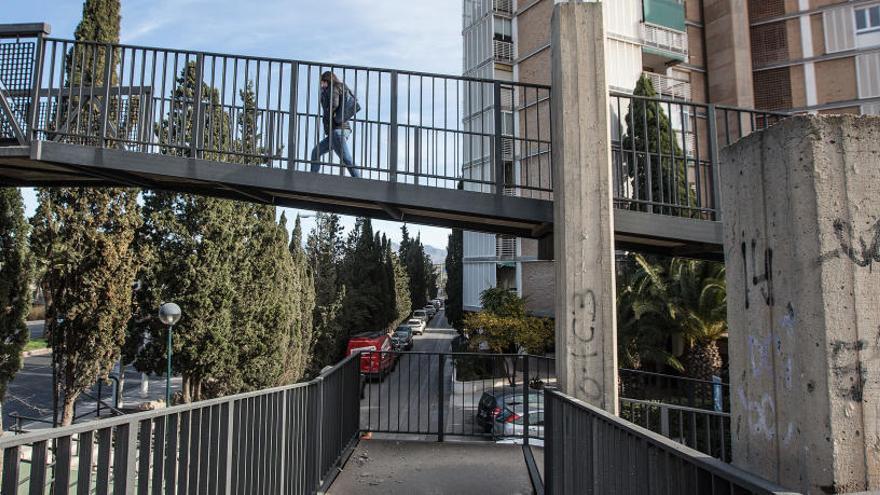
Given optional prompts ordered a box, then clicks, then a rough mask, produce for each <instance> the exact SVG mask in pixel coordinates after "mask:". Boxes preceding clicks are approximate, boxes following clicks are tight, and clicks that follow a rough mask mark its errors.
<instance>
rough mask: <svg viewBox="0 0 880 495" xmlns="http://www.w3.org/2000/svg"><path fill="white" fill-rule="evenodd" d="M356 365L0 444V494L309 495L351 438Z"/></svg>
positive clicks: (354, 428)
mask: <svg viewBox="0 0 880 495" xmlns="http://www.w3.org/2000/svg"><path fill="white" fill-rule="evenodd" d="M358 365H359V363H358V360H357V359H356V357H352V358H348V359H346V360H344V361H342V362H341V363H340V364H338V365H337V366H335V367H333V368H332V369H329V370H327V371H325V372H324V373H323V374H322V375H321V376H320V377H318V378H316V379H315V380H312V381H310V382H307V383H301V384H297V385H291V386H286V387H279V388H274V389H269V390H262V391H258V392H253V393H247V394H240V395H234V396H230V397H223V398H220V399H214V400H208V401H203V402H197V403H194V404H188V405H182V406H175V407H171V408H168V409H162V410H158V411H153V412H146V413H138V414H132V415H127V416H120V417H117V418H113V419H107V420H103V421H96V422H91V423H83V424H78V425H73V426H69V427H64V428H58V429H51V430H45V431H40V432H34V433H28V434H24V435H19V436H9V437H3V438H2V439H0V452H2V455H3V470H2V478H0V493H2V495H17V494H19V493H30V494H41V493H46V492H47V491H48V492H49V493H53V494H67V493H76V494H79V495H86V494H91V493H97V494H99V495H100V494H107V493H111V492H112V493H135V492H137V493H140V494H147V493H227V494H231V493H240V494H252V493H286V494H300V493H306V494H307V493H316V492H317V491H318V490H319V488H320V487H321V486H322V484H323V483H325V482H327V481H328V479H330V478H331V475H332V473H334V471H335V468H336V466H338V465H339V464H340V463H341V461H343V460H344V456H345V455H346V453H347V452H349V451H350V448H352V447H353V446H354V445H355V443H356V441H357V439H358V433H359V427H358V422H359V419H358V414H359V412H360V409H359V408H358V407H357V404H358V385H357V384H358V376H359V367H358Z"/></svg>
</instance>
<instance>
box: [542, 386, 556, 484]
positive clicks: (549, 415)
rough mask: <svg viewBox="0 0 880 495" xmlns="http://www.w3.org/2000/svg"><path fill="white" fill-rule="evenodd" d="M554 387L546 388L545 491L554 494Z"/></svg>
mask: <svg viewBox="0 0 880 495" xmlns="http://www.w3.org/2000/svg"><path fill="white" fill-rule="evenodd" d="M553 390H554V389H553V388H551V387H545V388H544V493H546V494H548V495H549V494H552V493H553V491H554V488H555V487H554V484H555V483H554V480H555V479H556V476H555V473H554V472H553V471H554V467H553V461H554V455H553V449H554V448H555V443H556V442H555V439H556V430H555V428H556V421H554V419H555V418H554V417H553V414H554V409H555V408H556V405H555V404H554V401H555V398H554V396H553Z"/></svg>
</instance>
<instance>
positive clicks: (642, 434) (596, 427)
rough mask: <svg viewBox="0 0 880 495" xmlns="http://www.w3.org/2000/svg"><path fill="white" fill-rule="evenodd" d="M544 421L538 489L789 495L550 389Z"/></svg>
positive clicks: (589, 491) (559, 491)
mask: <svg viewBox="0 0 880 495" xmlns="http://www.w3.org/2000/svg"><path fill="white" fill-rule="evenodd" d="M544 418H545V421H544V423H545V435H544V479H545V493H549V494H568V493H595V494H600V493H639V494H647V495H653V494H666V493H676V494H683V495H689V494H694V495H708V494H711V495H716V494H719V495H720V494H730V493H736V494H754V495H770V494H773V495H783V494H789V493H791V492H788V491H787V490H785V489H783V488H781V487H778V486H775V485H773V484H772V483H770V482H768V481H766V480H763V479H761V478H758V477H756V476H753V475H751V474H749V473H747V472H745V471H742V470H740V469H737V468H734V467H733V466H730V465H729V464H726V463H724V462H722V461H719V460H717V459H713V458H711V457H709V456H707V455H705V454H702V453H700V452H698V451H696V450H693V449H690V448H688V447H685V446H683V445H681V444H678V443H676V442H673V441H672V440H670V439H668V438H666V437H664V436H662V435H659V434H656V433H654V432H651V431H649V430H646V429H644V428H641V427H639V426H636V425H634V424H632V423H629V422H627V421H625V420H623V419H621V418H619V417H617V416H614V415H612V414H609V413H607V412H606V411H603V410H602V409H599V408H597V407H594V406H591V405H589V404H587V403H585V402H583V401H580V400H578V399H575V398H574V397H571V396H568V395H566V394H563V393H561V392H559V391H558V390H555V389H552V388H548V389H545V417H544Z"/></svg>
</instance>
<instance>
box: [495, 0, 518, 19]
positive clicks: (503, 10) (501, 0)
mask: <svg viewBox="0 0 880 495" xmlns="http://www.w3.org/2000/svg"><path fill="white" fill-rule="evenodd" d="M492 10H493V11H494V12H495V13H496V14H501V15H508V16H509V15H513V0H492Z"/></svg>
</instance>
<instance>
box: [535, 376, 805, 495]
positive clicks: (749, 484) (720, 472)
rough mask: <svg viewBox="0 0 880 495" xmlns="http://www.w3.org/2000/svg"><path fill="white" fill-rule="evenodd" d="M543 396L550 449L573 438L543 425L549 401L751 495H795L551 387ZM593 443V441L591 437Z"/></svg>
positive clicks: (551, 469) (546, 471)
mask: <svg viewBox="0 0 880 495" xmlns="http://www.w3.org/2000/svg"><path fill="white" fill-rule="evenodd" d="M544 393H545V394H546V397H545V404H547V405H548V406H549V407H550V409H551V413H550V414H547V415H545V425H546V426H547V428H546V433H545V438H547V444H549V445H550V446H551V447H550V448H553V447H554V445H553V444H554V442H561V443H563V444H565V443H568V442H571V441H572V440H574V438H573V437H571V436H565V437H557V436H556V435H557V433H558V432H557V431H556V428H555V426H556V425H552V424H546V420H547V419H549V420H550V421H551V422H552V421H553V415H554V414H555V412H553V411H552V408H553V404H552V402H553V400H558V401H560V402H563V403H565V404H567V405H570V406H573V407H574V408H576V409H580V410H581V411H583V412H585V413H586V414H588V415H589V416H592V417H593V418H595V419H598V420H600V421H601V422H604V423H606V424H609V425H611V426H612V427H613V428H615V429H618V430H622V431H623V432H626V433H627V434H628V435H630V436H634V437H637V438H638V439H640V440H641V441H642V442H643V443H644V444H647V445H651V446H654V447H657V448H659V449H660V450H662V451H663V452H665V453H667V454H669V455H672V456H675V457H678V458H679V459H681V460H683V461H684V462H686V463H688V464H690V465H692V466H694V467H697V468H699V469H702V470H705V471H707V472H709V473H711V474H713V475H715V476H718V477H720V478H723V479H725V480H728V481H730V482H732V483H735V484H736V486H737V487H739V488H744V489H746V490H750V491H751V492H752V493H756V494H766V495H796V494H795V493H794V492H791V491H788V490H786V489H785V488H782V487H780V486H777V485H775V484H773V483H771V482H769V481H767V480H765V479H762V478H760V477H758V476H755V475H753V474H751V473H748V472H746V471H743V470H741V469H738V468H736V467H733V466H731V465H729V464H727V463H725V462H722V461H719V460H717V459H715V458H713V457H711V456H709V455H706V454H703V453H701V452H699V451H696V450H694V449H691V448H689V447H687V446H684V445H682V444H680V443H677V442H675V441H673V440H670V439H668V438H666V437H664V436H662V435H659V434H657V433H654V432H652V431H650V430H648V429H645V428H642V427H640V426H638V425H635V424H632V423H630V422H628V421H626V420H623V419H621V418H619V417H617V416H615V415H613V414H611V413H609V412H607V411H605V410H603V409H600V408H598V407H596V406H593V405H591V404H588V403H586V402H584V401H582V400H580V399H577V398H575V397H572V396H570V395H567V394H565V393H563V392H561V391H559V390H558V389H556V388H554V387H546V388H545V389H544ZM593 440H595V439H594V438H593ZM569 447H570V446H569ZM583 448H584V446H579V449H580V450H582V449H583ZM554 455H555V454H552V453H551V454H550V455H548V456H545V459H549V460H550V463H551V464H552V463H553V462H554V459H553V457H554ZM560 460H561V459H560ZM563 464H564V463H563ZM553 469H555V466H551V465H548V466H547V468H545V473H547V474H546V476H547V477H550V476H551V475H552V474H553V473H555V472H556V471H554V470H553ZM630 475H632V476H636V473H632V472H631V473H630ZM551 493H553V492H551Z"/></svg>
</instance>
